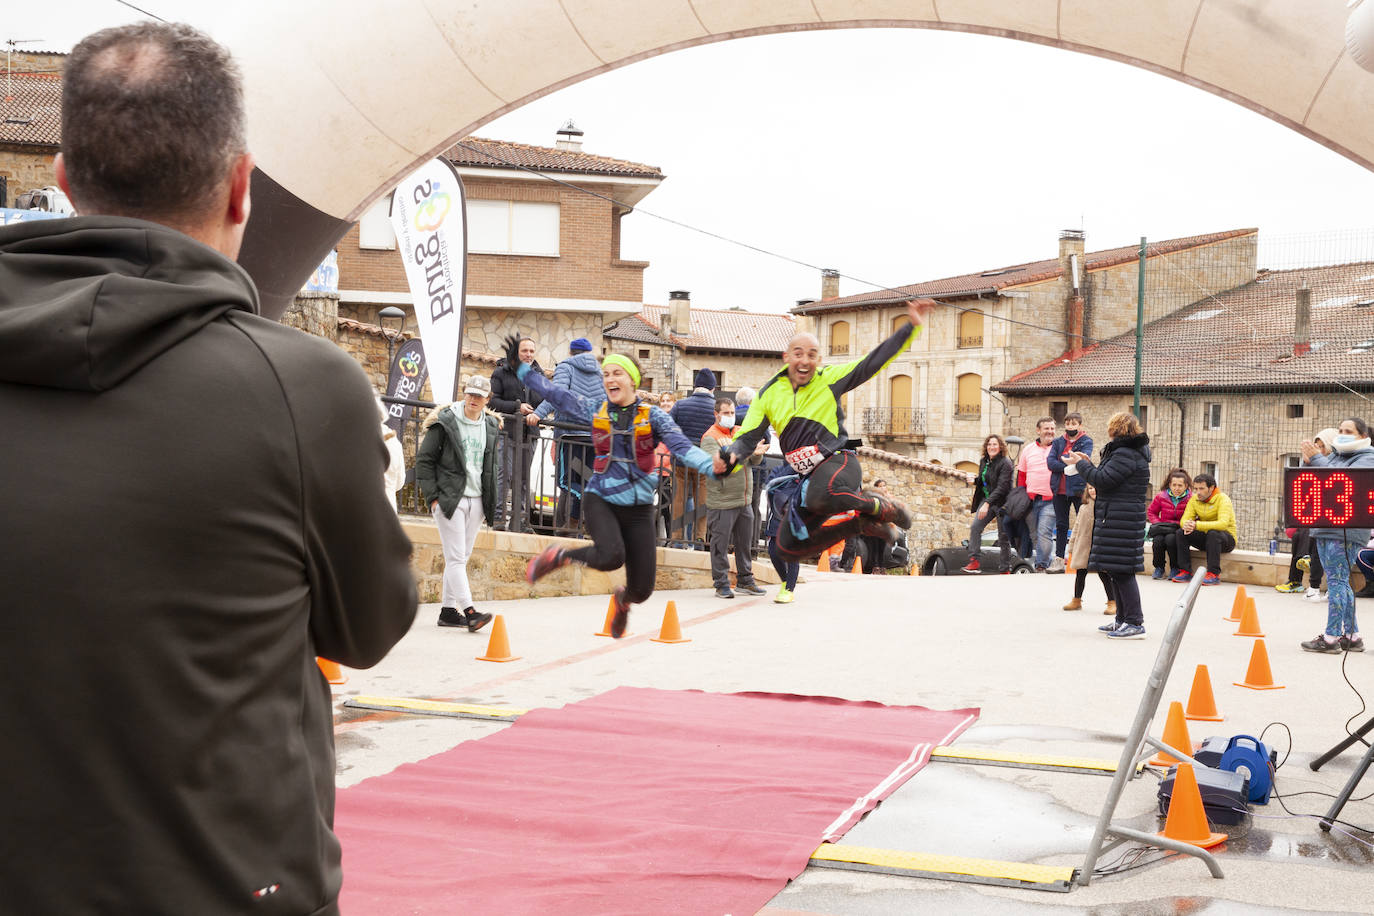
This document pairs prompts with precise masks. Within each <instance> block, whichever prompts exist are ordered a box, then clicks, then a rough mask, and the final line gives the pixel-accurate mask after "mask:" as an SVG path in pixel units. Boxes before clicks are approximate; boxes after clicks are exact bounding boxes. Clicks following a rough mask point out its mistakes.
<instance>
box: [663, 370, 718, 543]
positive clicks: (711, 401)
mask: <svg viewBox="0 0 1374 916" xmlns="http://www.w3.org/2000/svg"><path fill="white" fill-rule="evenodd" d="M692 385H693V386H694V387H693V390H692V393H691V394H689V395H688V396H687V397H685V398H683V399H682V400H680V401H678V402H677V403H676V404H674V405H673V409H672V411H671V412H670V413H669V414H668V416H670V417H672V419H673V422H674V423H676V424H677V425H678V428H680V429H681V430H682V434H683V435H684V436H686V437H687V439H688V441H690V442H700V441H701V437H702V436H704V435H706V431H707V430H708V429H710V428H711V427H712V426H714V425H715V424H716V396H715V394H714V393H713V392H714V390H715V387H716V374H715V373H714V372H712V371H711V370H710V369H698V370H697V371H696V375H694V376H692ZM689 497H690V498H691V500H692V513H691V515H692V518H693V519H695V521H694V522H689V521H688V518H687V513H686V511H685V510H686V504H687V499H688V498H689ZM689 525H690V526H691V530H690V532H689V530H688V526H689ZM678 531H680V532H681V534H680V535H679V536H680V537H681V538H682V539H683V540H684V541H685V540H689V539H691V540H696V541H702V542H704V541H705V540H706V481H705V480H704V479H703V478H702V476H701V475H700V474H698V473H697V472H696V471H695V470H694V469H692V468H690V467H688V466H687V465H685V464H683V463H682V462H681V461H679V460H678V459H677V458H676V457H674V459H673V524H672V531H671V532H669V534H672V532H678Z"/></svg>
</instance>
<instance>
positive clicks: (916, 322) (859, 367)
mask: <svg viewBox="0 0 1374 916" xmlns="http://www.w3.org/2000/svg"><path fill="white" fill-rule="evenodd" d="M935 306H936V302H935V300H934V299H912V300H911V301H909V302H907V304H906V314H907V318H908V319H909V320H910V322H911V323H910V324H907V325H903V326H902V327H900V328H898V329H897V330H896V331H893V332H892V334H891V336H889V337H888V338H887V339H886V340H884V341H883V342H882V343H880V344H878V346H876V347H874V348H873V352H871V353H869V354H868V355H867V356H865V357H863V358H862V359H858V360H855V361H854V362H852V363H846V364H845V365H843V366H839V367H838V368H837V370H836V371H835V375H836V378H835V381H833V382H831V383H830V388H831V390H832V391H834V392H835V396H836V397H839V396H840V395H842V394H844V393H845V392H846V391H850V390H852V389H854V388H858V387H859V386H860V385H862V384H863V383H864V382H866V381H868V380H869V379H871V378H872V377H873V376H875V375H877V374H878V372H879V371H880V370H881V369H882V368H883V367H884V366H886V365H887V364H888V363H890V362H892V360H894V359H895V358H896V357H897V354H898V353H901V352H902V351H903V350H905V349H906V348H907V347H908V346H910V345H911V342H912V341H913V340H915V339H916V335H917V334H919V333H920V331H921V325H922V324H924V323H925V319H926V316H927V315H928V314H930V310H931V309H933V308H935Z"/></svg>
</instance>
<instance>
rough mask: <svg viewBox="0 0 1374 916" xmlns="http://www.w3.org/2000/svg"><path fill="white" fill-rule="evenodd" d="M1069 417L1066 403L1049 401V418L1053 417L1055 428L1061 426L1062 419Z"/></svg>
mask: <svg viewBox="0 0 1374 916" xmlns="http://www.w3.org/2000/svg"><path fill="white" fill-rule="evenodd" d="M1068 415H1069V402H1068V401H1050V416H1051V417H1054V425H1055V426H1063V425H1064V418H1065V417H1067V416H1068Z"/></svg>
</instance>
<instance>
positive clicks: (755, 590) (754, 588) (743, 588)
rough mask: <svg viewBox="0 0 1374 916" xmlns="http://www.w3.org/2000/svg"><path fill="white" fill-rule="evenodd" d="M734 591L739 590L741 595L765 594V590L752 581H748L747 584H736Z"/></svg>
mask: <svg viewBox="0 0 1374 916" xmlns="http://www.w3.org/2000/svg"><path fill="white" fill-rule="evenodd" d="M735 591H737V592H739V593H740V594H741V595H765V594H767V592H765V591H764V590H763V589H761V588H759V587H758V585H757V583H754V582H750V583H749V584H748V585H736V586H735Z"/></svg>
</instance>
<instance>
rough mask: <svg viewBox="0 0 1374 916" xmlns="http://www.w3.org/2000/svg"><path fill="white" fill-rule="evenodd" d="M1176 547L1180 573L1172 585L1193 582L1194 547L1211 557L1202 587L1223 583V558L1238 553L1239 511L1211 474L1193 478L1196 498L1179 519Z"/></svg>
mask: <svg viewBox="0 0 1374 916" xmlns="http://www.w3.org/2000/svg"><path fill="white" fill-rule="evenodd" d="M1174 543H1175V545H1176V549H1177V550H1178V560H1177V563H1178V572H1176V573H1175V574H1174V575H1173V577H1172V578H1171V579H1170V580H1169V581H1171V582H1187V581H1189V580H1190V579H1192V578H1193V558H1192V555H1191V554H1189V552H1188V551H1189V549H1190V548H1193V547H1196V548H1197V549H1199V550H1202V551H1205V552H1206V554H1207V572H1206V574H1205V575H1204V576H1203V577H1202V584H1203V585H1216V584H1217V583H1218V582H1220V581H1221V555H1222V554H1223V553H1230V552H1231V551H1233V550H1235V549H1236V510H1235V509H1233V508H1232V507H1231V497H1229V496H1227V495H1226V494H1225V493H1223V492H1221V490H1220V489H1219V488H1218V487H1217V479H1216V478H1215V477H1213V476H1212V475H1211V474H1199V475H1197V476H1196V477H1194V478H1193V498H1192V499H1190V500H1189V501H1188V506H1187V508H1186V509H1184V510H1183V517H1182V518H1181V519H1179V530H1178V533H1176V534H1175V535H1174Z"/></svg>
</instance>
